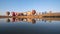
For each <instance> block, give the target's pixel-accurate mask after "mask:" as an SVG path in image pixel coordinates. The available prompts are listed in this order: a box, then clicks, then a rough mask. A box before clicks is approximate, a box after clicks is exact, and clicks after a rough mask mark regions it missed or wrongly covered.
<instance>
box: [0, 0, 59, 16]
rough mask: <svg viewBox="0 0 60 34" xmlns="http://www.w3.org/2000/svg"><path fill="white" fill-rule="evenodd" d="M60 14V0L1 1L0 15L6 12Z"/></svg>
mask: <svg viewBox="0 0 60 34" xmlns="http://www.w3.org/2000/svg"><path fill="white" fill-rule="evenodd" d="M32 9H35V10H36V11H37V12H45V11H47V12H48V11H50V10H51V11H53V12H60V0H0V15H1V14H4V13H5V12H6V11H10V12H12V11H15V12H27V11H31V10H32Z"/></svg>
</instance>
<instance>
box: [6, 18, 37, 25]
mask: <svg viewBox="0 0 60 34" xmlns="http://www.w3.org/2000/svg"><path fill="white" fill-rule="evenodd" d="M18 21H26V22H30V23H32V24H35V23H36V20H35V19H28V18H10V19H9V18H8V19H7V22H18Z"/></svg>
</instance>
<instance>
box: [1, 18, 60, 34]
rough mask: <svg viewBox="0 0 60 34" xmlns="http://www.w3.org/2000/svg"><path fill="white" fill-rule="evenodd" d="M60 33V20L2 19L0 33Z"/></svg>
mask: <svg viewBox="0 0 60 34" xmlns="http://www.w3.org/2000/svg"><path fill="white" fill-rule="evenodd" d="M3 32H4V33H6V32H8V33H11V32H12V33H28V34H29V33H31V34H36V33H37V34H40V33H55V34H56V33H60V20H45V19H31V18H28V19H27V18H25V19H22V18H3V19H2V18H1V19H0V33H3Z"/></svg>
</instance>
